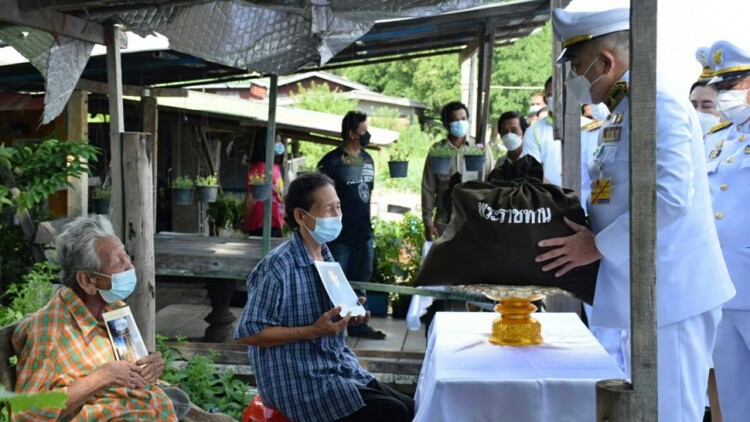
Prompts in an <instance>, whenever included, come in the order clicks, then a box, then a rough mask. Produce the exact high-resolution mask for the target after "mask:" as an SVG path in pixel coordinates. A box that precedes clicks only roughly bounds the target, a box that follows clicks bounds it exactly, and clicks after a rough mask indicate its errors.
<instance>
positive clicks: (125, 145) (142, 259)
mask: <svg viewBox="0 0 750 422" xmlns="http://www.w3.org/2000/svg"><path fill="white" fill-rule="evenodd" d="M150 138H151V137H150V136H149V134H147V133H138V132H125V133H123V134H122V150H123V176H124V177H125V180H127V181H128V183H127V184H125V215H124V222H125V233H126V234H127V235H126V236H125V239H124V242H123V243H124V244H125V250H126V251H127V253H128V255H130V256H131V259H132V261H133V266H134V267H135V271H136V274H137V277H138V284H137V285H136V287H135V291H134V292H133V294H132V295H131V296H130V297H129V298H128V300H127V302H128V305H129V306H130V308H131V309H132V311H133V317H134V318H135V321H136V323H137V324H138V328H139V330H140V332H141V337H143V341H144V343H146V348H147V349H148V350H154V345H155V342H156V338H155V333H156V276H155V274H154V219H153V215H154V214H153V207H154V204H153V197H154V196H153V187H152V185H151V184H152V180H153V177H152V175H151V156H150V155H151V145H150V143H151V139H150Z"/></svg>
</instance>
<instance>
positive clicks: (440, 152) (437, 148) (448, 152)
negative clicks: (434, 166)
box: [430, 144, 458, 158]
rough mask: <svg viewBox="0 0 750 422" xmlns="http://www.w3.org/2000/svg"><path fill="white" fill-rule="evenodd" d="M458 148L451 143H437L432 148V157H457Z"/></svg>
mask: <svg viewBox="0 0 750 422" xmlns="http://www.w3.org/2000/svg"><path fill="white" fill-rule="evenodd" d="M456 155H458V149H456V148H454V147H452V146H451V145H449V144H437V145H434V146H433V147H432V148H430V157H448V158H450V157H455V156H456Z"/></svg>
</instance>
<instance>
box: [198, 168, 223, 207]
mask: <svg viewBox="0 0 750 422" xmlns="http://www.w3.org/2000/svg"><path fill="white" fill-rule="evenodd" d="M195 186H196V188H197V190H198V198H199V199H200V201H201V202H209V203H210V202H214V201H216V194H217V193H218V192H219V178H218V176H216V174H210V175H208V176H205V177H203V176H198V177H196V178H195Z"/></svg>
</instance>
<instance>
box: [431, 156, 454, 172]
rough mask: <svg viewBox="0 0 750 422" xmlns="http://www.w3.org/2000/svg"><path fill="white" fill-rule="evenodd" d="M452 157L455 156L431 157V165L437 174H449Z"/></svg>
mask: <svg viewBox="0 0 750 422" xmlns="http://www.w3.org/2000/svg"><path fill="white" fill-rule="evenodd" d="M451 158H453V157H430V167H432V172H433V173H435V174H448V173H450V172H451Z"/></svg>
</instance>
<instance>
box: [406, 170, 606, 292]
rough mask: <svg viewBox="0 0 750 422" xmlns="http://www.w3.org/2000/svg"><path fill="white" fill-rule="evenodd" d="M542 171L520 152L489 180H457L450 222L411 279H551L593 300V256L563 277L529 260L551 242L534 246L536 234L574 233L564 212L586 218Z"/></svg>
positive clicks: (420, 282) (516, 282) (545, 282)
mask: <svg viewBox="0 0 750 422" xmlns="http://www.w3.org/2000/svg"><path fill="white" fill-rule="evenodd" d="M542 179H543V169H542V166H541V164H539V162H538V161H536V160H535V159H534V158H533V157H530V156H524V157H521V158H520V159H519V160H518V161H516V162H515V163H511V162H510V160H507V161H506V162H505V163H504V164H503V166H502V167H501V168H499V169H495V170H493V171H492V173H490V177H489V180H490V182H480V181H470V182H466V183H462V184H460V185H457V186H456V187H455V188H454V189H453V192H452V205H453V210H452V214H451V219H450V223H449V224H448V226H447V227H446V229H445V232H444V233H443V235H442V236H441V237H440V238H438V239H437V240H435V242H434V243H433V245H432V247H431V248H430V252H429V253H428V254H427V257H426V258H425V262H424V265H423V266H422V270H421V272H420V273H419V275H418V276H417V279H416V285H417V286H426V285H471V284H494V285H511V286H529V285H535V286H552V287H558V288H560V289H563V290H567V291H568V292H571V293H572V294H573V295H574V296H575V297H576V298H578V299H580V300H582V301H584V302H586V303H589V304H591V303H592V302H593V299H594V288H595V286H596V275H597V271H598V268H599V263H598V261H597V262H595V263H593V264H589V265H586V266H582V267H578V268H574V269H573V270H571V271H569V272H567V273H566V274H565V275H564V276H562V277H555V271H548V272H544V271H542V264H541V263H539V262H535V261H534V258H535V257H536V256H537V255H539V254H541V253H544V252H545V251H547V250H549V249H550V248H540V247H539V246H537V244H538V242H539V241H540V240H543V239H549V238H553V237H563V236H569V235H571V234H573V231H572V230H571V229H570V228H569V227H568V226H567V225H566V224H565V222H564V221H563V217H567V218H568V219H569V220H571V221H573V222H575V223H577V224H581V225H585V226H587V222H586V215H585V213H584V211H583V208H582V207H581V204H580V202H579V199H578V197H577V196H576V195H575V193H573V191H572V190H570V189H563V188H561V187H559V186H557V185H551V184H545V183H542V182H541V180H542Z"/></svg>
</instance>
